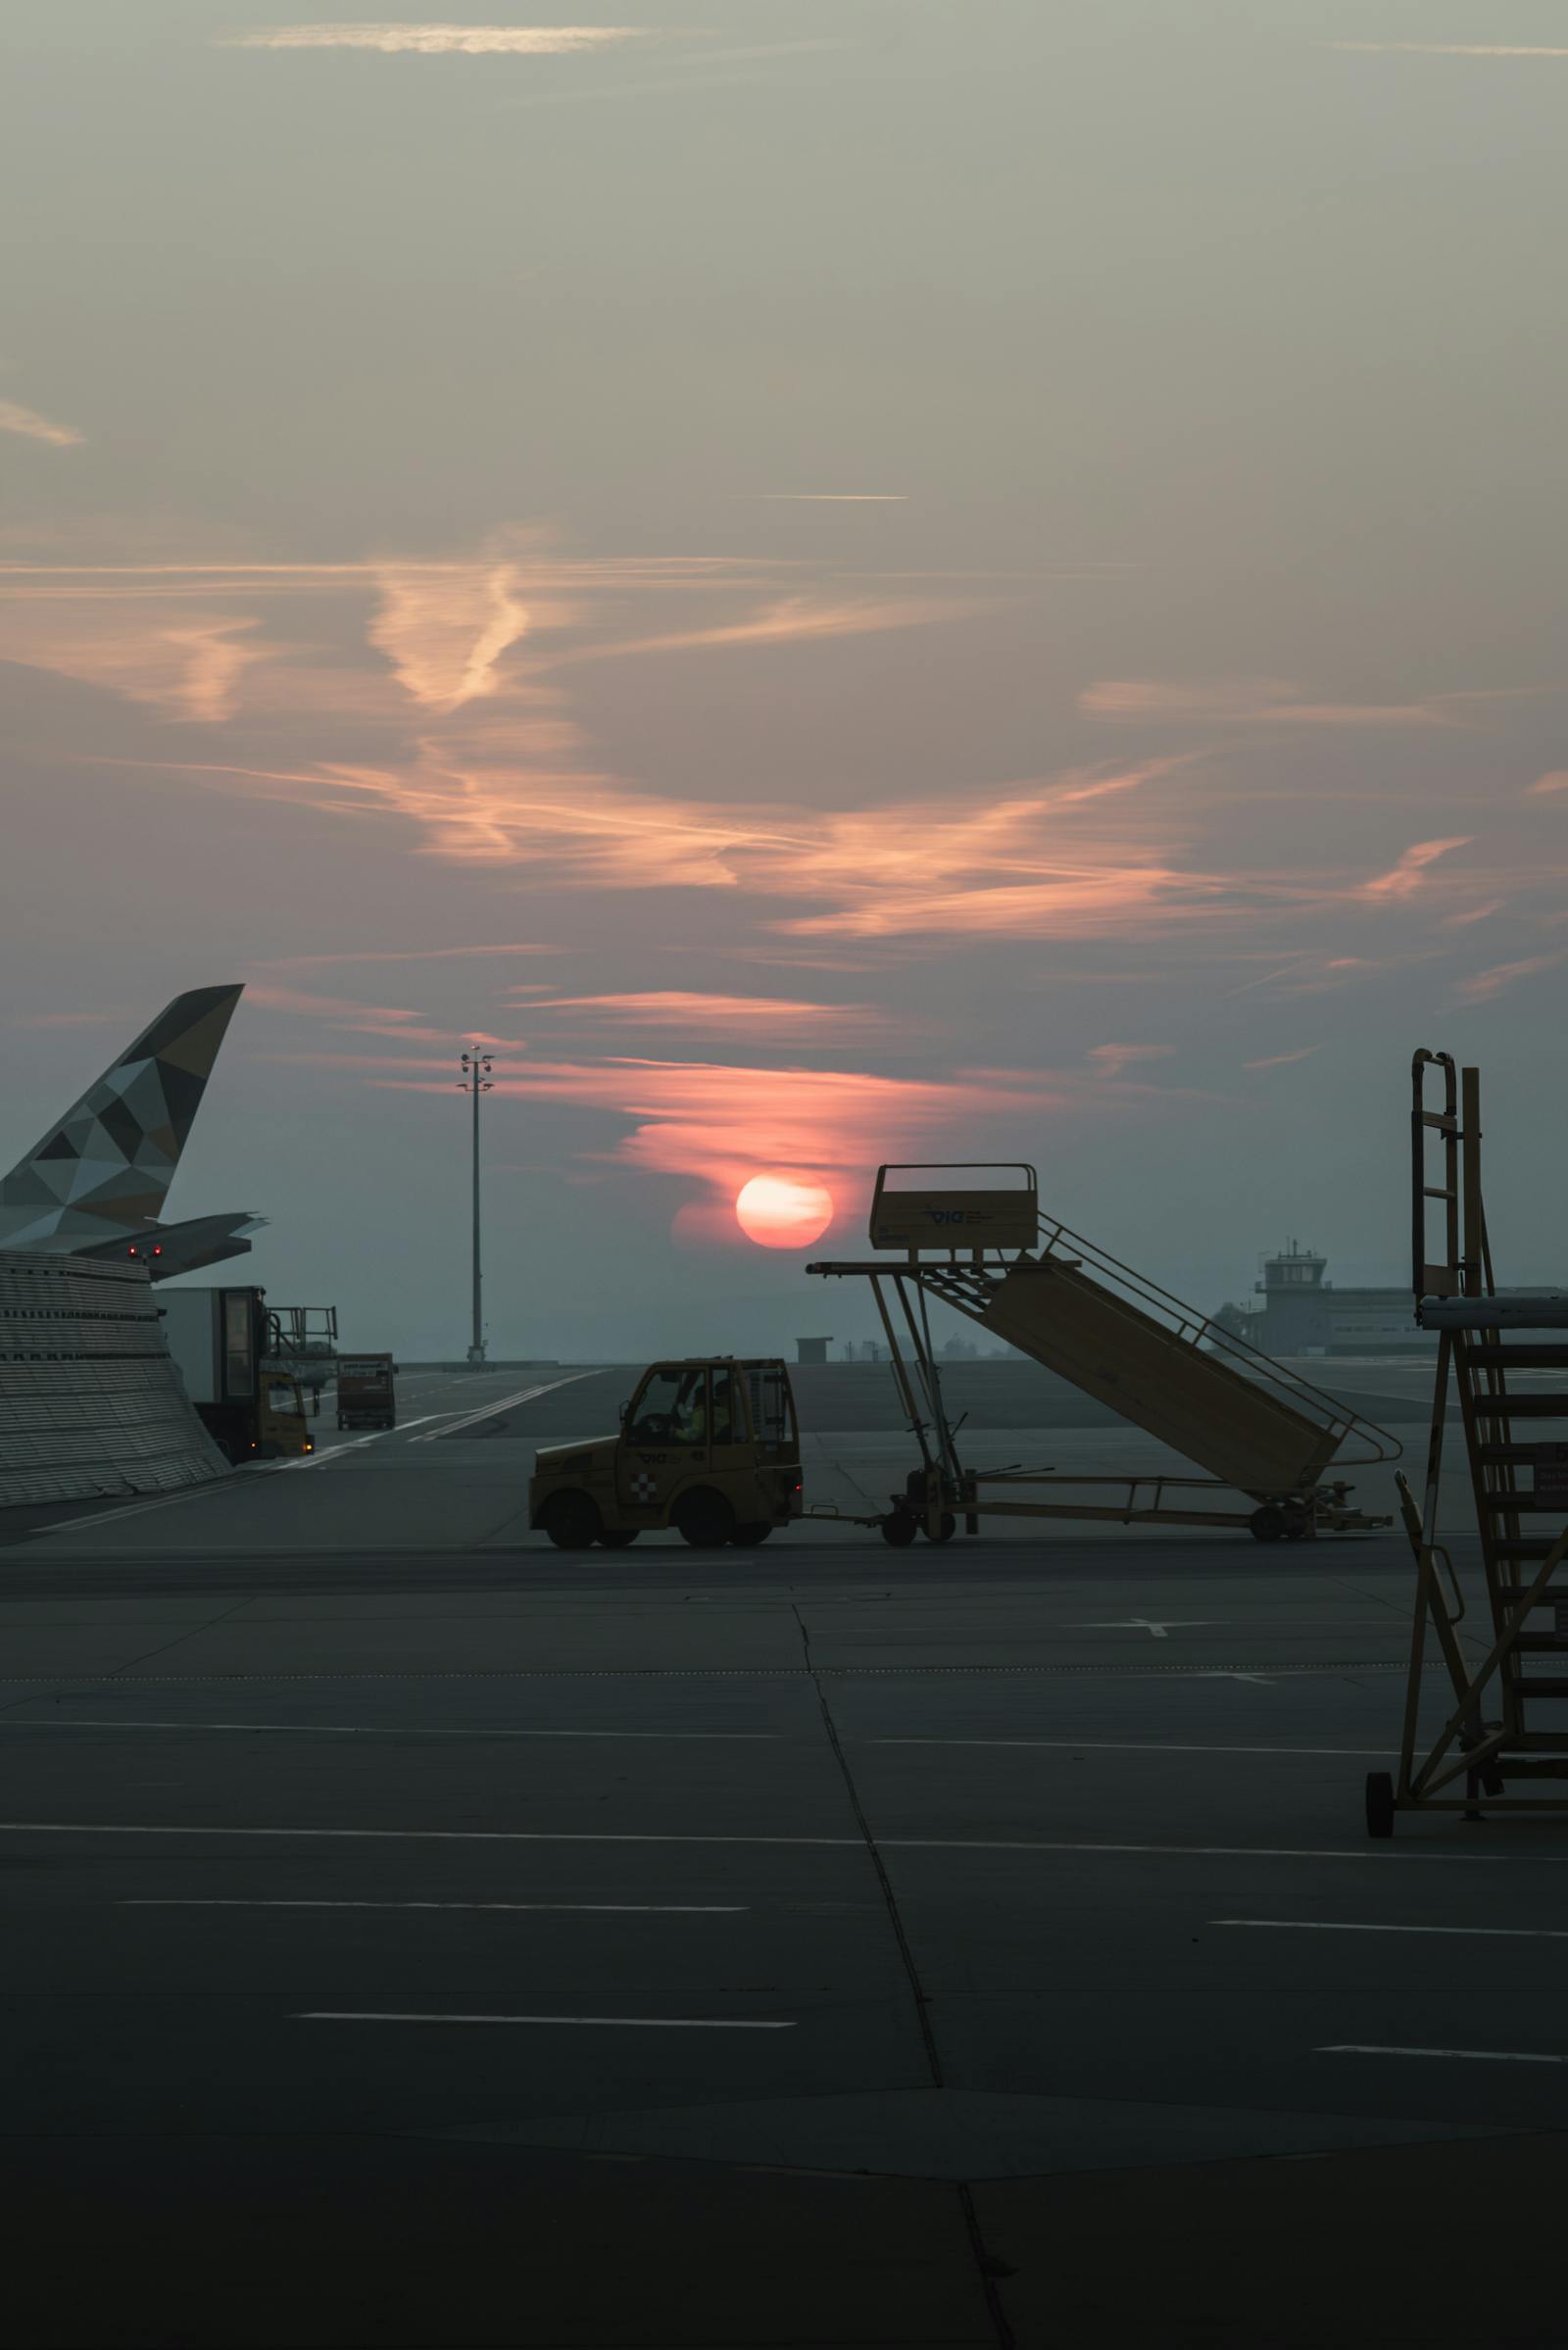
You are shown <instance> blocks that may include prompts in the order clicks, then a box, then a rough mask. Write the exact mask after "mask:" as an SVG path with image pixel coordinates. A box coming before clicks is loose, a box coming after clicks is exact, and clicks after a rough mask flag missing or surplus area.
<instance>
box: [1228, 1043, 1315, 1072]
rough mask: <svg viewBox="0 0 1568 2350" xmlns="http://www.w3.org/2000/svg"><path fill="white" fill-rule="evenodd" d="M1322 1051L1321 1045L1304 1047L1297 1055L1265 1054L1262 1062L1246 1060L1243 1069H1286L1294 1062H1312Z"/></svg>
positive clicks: (1301, 1047)
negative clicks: (1316, 1054)
mask: <svg viewBox="0 0 1568 2350" xmlns="http://www.w3.org/2000/svg"><path fill="white" fill-rule="evenodd" d="M1322 1050H1323V1048H1322V1046H1321V1045H1302V1046H1300V1047H1299V1049H1298V1050H1297V1051H1296V1052H1295V1053H1264V1055H1263V1057H1262V1059H1261V1060H1244V1061H1243V1063H1242V1067H1243V1068H1244V1069H1284V1068H1288V1067H1289V1066H1290V1064H1291V1062H1292V1061H1293V1060H1310V1059H1311V1057H1312V1055H1313V1053H1321V1052H1322Z"/></svg>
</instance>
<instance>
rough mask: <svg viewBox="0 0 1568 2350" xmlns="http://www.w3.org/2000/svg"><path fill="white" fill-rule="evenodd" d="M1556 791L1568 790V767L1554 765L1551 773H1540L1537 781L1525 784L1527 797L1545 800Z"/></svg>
mask: <svg viewBox="0 0 1568 2350" xmlns="http://www.w3.org/2000/svg"><path fill="white" fill-rule="evenodd" d="M1554 792H1568V767H1553V768H1552V770H1551V772H1550V774H1549V775H1538V776H1537V778H1536V780H1535V782H1534V783H1531V784H1527V785H1526V786H1525V797H1526V798H1527V799H1530V800H1544V799H1546V798H1547V797H1549V796H1550V795H1551V794H1552V793H1554Z"/></svg>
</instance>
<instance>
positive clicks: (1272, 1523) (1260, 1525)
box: [1247, 1501, 1285, 1542]
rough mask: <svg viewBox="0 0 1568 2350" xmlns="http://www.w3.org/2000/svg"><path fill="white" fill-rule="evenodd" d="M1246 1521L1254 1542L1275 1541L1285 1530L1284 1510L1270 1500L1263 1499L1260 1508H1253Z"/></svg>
mask: <svg viewBox="0 0 1568 2350" xmlns="http://www.w3.org/2000/svg"><path fill="white" fill-rule="evenodd" d="M1247 1522H1248V1524H1249V1526H1250V1528H1251V1529H1252V1540H1253V1542H1278V1541H1279V1539H1280V1537H1281V1535H1282V1534H1283V1533H1284V1532H1285V1512H1284V1510H1282V1509H1277V1508H1276V1507H1275V1505H1274V1503H1273V1502H1272V1501H1265V1502H1264V1504H1263V1506H1262V1508H1261V1509H1254V1510H1253V1512H1252V1514H1251V1516H1250V1518H1249V1519H1248V1521H1247Z"/></svg>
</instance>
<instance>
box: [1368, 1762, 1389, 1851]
mask: <svg viewBox="0 0 1568 2350" xmlns="http://www.w3.org/2000/svg"><path fill="white" fill-rule="evenodd" d="M1366 1832H1367V1835H1368V1836H1392V1835H1393V1834H1394V1781H1393V1779H1392V1778H1391V1777H1390V1775H1389V1773H1388V1772H1387V1771H1368V1773H1367V1775H1366Z"/></svg>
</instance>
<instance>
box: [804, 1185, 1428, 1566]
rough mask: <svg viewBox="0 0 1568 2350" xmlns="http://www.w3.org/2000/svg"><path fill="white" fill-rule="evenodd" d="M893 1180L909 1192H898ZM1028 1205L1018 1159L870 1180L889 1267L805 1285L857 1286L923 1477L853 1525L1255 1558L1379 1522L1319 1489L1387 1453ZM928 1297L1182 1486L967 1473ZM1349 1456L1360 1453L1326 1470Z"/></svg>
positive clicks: (1036, 1473)
mask: <svg viewBox="0 0 1568 2350" xmlns="http://www.w3.org/2000/svg"><path fill="white" fill-rule="evenodd" d="M988 1177H989V1178H990V1179H991V1180H989V1181H987V1180H985V1179H986V1178H988ZM896 1179H913V1183H912V1186H911V1188H905V1183H904V1182H902V1181H899V1180H896ZM998 1179H1000V1180H998ZM1039 1193H1040V1184H1039V1178H1038V1176H1037V1175H1036V1173H1035V1170H1034V1168H1033V1167H1032V1166H1029V1165H1028V1164H1027V1163H1026V1162H1024V1161H1022V1160H1019V1161H1015V1162H1008V1163H1006V1164H1005V1165H995V1166H994V1165H992V1164H990V1163H989V1162H984V1163H982V1162H973V1161H971V1162H963V1163H957V1164H948V1165H937V1166H918V1165H906V1166H897V1165H895V1166H885V1167H882V1168H880V1169H879V1170H878V1173H877V1179H876V1192H875V1196H874V1198H873V1199H872V1203H871V1227H870V1239H871V1246H872V1248H878V1249H883V1250H888V1251H892V1250H897V1251H899V1253H900V1256H901V1257H902V1259H903V1261H902V1262H900V1263H897V1264H890V1263H889V1262H888V1261H887V1260H886V1258H885V1257H884V1258H883V1259H882V1260H881V1261H871V1262H862V1261H853V1262H852V1261H843V1262H841V1261H833V1262H829V1263H821V1264H812V1265H808V1266H807V1268H806V1269H807V1271H808V1272H809V1273H816V1274H821V1275H822V1276H824V1277H825V1278H827V1279H830V1280H833V1279H858V1280H863V1281H866V1282H868V1283H869V1284H870V1288H871V1295H872V1297H873V1298H874V1300H875V1303H876V1308H877V1312H878V1314H879V1315H880V1317H881V1322H882V1327H883V1330H884V1331H885V1333H886V1335H887V1342H888V1352H889V1357H890V1360H891V1363H892V1368H893V1377H894V1380H895V1383H896V1385H897V1387H898V1390H899V1395H900V1397H901V1400H902V1402H903V1405H904V1409H905V1412H906V1414H907V1419H908V1423H909V1429H910V1432H911V1434H912V1435H913V1437H914V1440H915V1443H916V1444H917V1446H918V1448H919V1454H920V1465H919V1467H918V1468H916V1469H914V1470H912V1471H911V1472H910V1475H909V1477H908V1480H907V1484H906V1487H905V1490H904V1492H903V1493H895V1494H894V1495H893V1496H892V1503H891V1507H890V1509H889V1511H888V1513H887V1514H886V1515H885V1516H880V1517H878V1518H875V1519H872V1520H867V1521H865V1523H869V1524H876V1525H879V1526H880V1528H881V1530H882V1533H883V1536H884V1538H885V1539H886V1540H887V1541H888V1542H893V1543H896V1544H900V1545H902V1544H904V1543H907V1542H912V1541H913V1540H914V1538H915V1535H916V1534H917V1533H924V1534H925V1535H926V1536H928V1537H929V1538H930V1540H931V1541H933V1542H945V1541H947V1540H948V1539H949V1537H950V1536H952V1535H953V1534H954V1533H955V1532H956V1528H957V1522H958V1519H959V1517H960V1516H961V1517H962V1519H963V1523H964V1529H965V1532H967V1533H969V1534H977V1533H978V1532H979V1527H980V1520H981V1519H982V1518H983V1517H1011V1518H1103V1519H1110V1520H1113V1521H1115V1522H1116V1523H1118V1524H1120V1525H1124V1526H1220V1527H1234V1528H1236V1529H1237V1530H1238V1531H1241V1532H1250V1533H1251V1534H1252V1535H1253V1536H1254V1537H1255V1538H1256V1539H1257V1540H1258V1541H1259V1542H1277V1541H1279V1540H1280V1539H1281V1538H1282V1537H1284V1538H1285V1539H1287V1540H1289V1541H1293V1542H1299V1541H1301V1540H1303V1539H1304V1538H1306V1537H1308V1536H1311V1535H1315V1534H1318V1533H1330V1534H1348V1533H1362V1532H1368V1531H1370V1530H1371V1529H1373V1528H1374V1527H1377V1526H1386V1525H1388V1524H1390V1523H1391V1521H1390V1520H1389V1519H1387V1518H1369V1517H1365V1516H1363V1515H1362V1514H1361V1512H1360V1511H1358V1510H1355V1509H1352V1508H1351V1507H1350V1506H1349V1505H1348V1500H1347V1496H1348V1493H1349V1492H1350V1491H1351V1489H1350V1487H1349V1486H1348V1485H1347V1484H1346V1483H1344V1481H1343V1480H1340V1479H1336V1480H1334V1481H1332V1482H1325V1473H1326V1472H1327V1470H1328V1469H1329V1467H1330V1464H1331V1463H1333V1464H1334V1465H1335V1466H1336V1467H1339V1468H1346V1467H1353V1466H1365V1465H1369V1464H1371V1463H1374V1462H1377V1461H1384V1460H1391V1459H1394V1458H1395V1457H1397V1453H1398V1450H1399V1446H1398V1444H1397V1441H1396V1440H1395V1439H1394V1438H1393V1437H1391V1436H1388V1435H1387V1434H1386V1433H1385V1432H1384V1431H1383V1430H1382V1429H1379V1428H1374V1427H1373V1426H1372V1425H1371V1424H1370V1423H1369V1422H1367V1421H1365V1420H1362V1419H1360V1418H1359V1417H1358V1416H1357V1415H1356V1414H1355V1413H1354V1412H1349V1411H1347V1410H1346V1409H1345V1408H1344V1406H1343V1405H1341V1404H1340V1403H1338V1402H1336V1400H1335V1399H1334V1397H1333V1396H1332V1395H1324V1394H1323V1393H1322V1391H1321V1390H1320V1389H1318V1388H1315V1387H1313V1386H1311V1385H1310V1384H1309V1382H1308V1381H1306V1380H1304V1379H1301V1378H1299V1376H1298V1375H1297V1374H1296V1373H1295V1372H1293V1371H1291V1370H1288V1369H1287V1368H1286V1366H1285V1365H1284V1364H1283V1363H1278V1362H1276V1361H1275V1360H1274V1359H1273V1357H1272V1356H1270V1355H1267V1354H1264V1353H1262V1352H1261V1351H1260V1350H1259V1349H1258V1348H1257V1347H1255V1346H1250V1345H1249V1344H1248V1342H1247V1341H1246V1340H1245V1339H1243V1338H1239V1337H1237V1336H1236V1335H1235V1334H1234V1333H1233V1332H1230V1331H1228V1330H1225V1329H1223V1328H1221V1327H1220V1325H1219V1324H1217V1323H1215V1322H1211V1321H1209V1320H1208V1318H1207V1317H1206V1315H1203V1314H1200V1313H1196V1312H1194V1310H1193V1309H1192V1307H1191V1306H1187V1305H1183V1304H1182V1303H1181V1301H1180V1299H1179V1298H1176V1297H1171V1296H1170V1295H1169V1294H1168V1293H1167V1292H1166V1291H1164V1290H1162V1289H1159V1288H1158V1287H1156V1285H1155V1284H1154V1283H1153V1282H1152V1281H1146V1280H1145V1279H1144V1278H1143V1276H1142V1275H1141V1274H1139V1273H1135V1272H1133V1271H1132V1269H1131V1268H1130V1267H1129V1266H1127V1265H1124V1264H1122V1263H1120V1262H1119V1261H1118V1260H1117V1259H1116V1258H1115V1257H1113V1256H1109V1255H1107V1254H1106V1253H1105V1251H1104V1250H1103V1249H1101V1248H1096V1247H1095V1246H1094V1245H1093V1243H1091V1242H1089V1241H1086V1240H1084V1239H1082V1238H1081V1237H1080V1235H1078V1234H1077V1233H1075V1232H1071V1231H1069V1230H1068V1228H1067V1226H1066V1225H1065V1224H1060V1223H1055V1222H1053V1221H1052V1220H1050V1219H1049V1218H1045V1217H1042V1215H1041V1213H1040V1198H1039ZM933 1298H935V1299H936V1300H937V1301H938V1302H939V1303H940V1304H943V1305H948V1306H951V1307H953V1308H954V1309H955V1311H956V1312H958V1313H960V1314H964V1315H966V1316H967V1317H968V1319H969V1320H970V1321H972V1322H978V1323H979V1325H980V1327H981V1329H982V1330H986V1331H989V1332H990V1333H991V1335H992V1336H993V1337H994V1338H998V1339H1002V1340H1005V1342H1006V1344H1007V1345H1008V1346H1015V1347H1016V1348H1017V1349H1018V1350H1019V1351H1020V1352H1021V1353H1023V1354H1027V1355H1029V1356H1031V1357H1032V1358H1033V1359H1034V1361H1036V1362H1038V1363H1042V1364H1044V1366H1045V1367H1046V1369H1047V1370H1049V1371H1054V1372H1056V1373H1057V1374H1058V1375H1059V1376H1060V1377H1061V1378H1063V1379H1066V1380H1069V1381H1070V1382H1071V1384H1072V1385H1073V1386H1074V1387H1076V1388H1079V1389H1081V1390H1082V1391H1083V1393H1084V1394H1085V1395H1092V1396H1094V1397H1095V1398H1096V1399H1097V1400H1098V1401H1099V1402H1101V1403H1103V1404H1105V1405H1106V1406H1107V1407H1108V1408H1109V1409H1110V1410H1111V1411H1113V1412H1115V1413H1118V1414H1119V1415H1120V1416H1121V1418H1123V1419H1125V1420H1130V1421H1132V1422H1133V1423H1134V1425H1135V1426H1137V1427H1139V1428H1142V1429H1144V1430H1145V1431H1147V1433H1148V1434H1149V1435H1150V1436H1152V1437H1155V1438H1157V1439H1158V1440H1159V1442H1160V1443H1161V1444H1166V1445H1168V1446H1169V1447H1170V1448H1171V1449H1172V1450H1173V1451H1175V1452H1178V1453H1180V1454H1181V1455H1182V1456H1183V1458H1184V1459H1186V1460H1189V1461H1191V1462H1192V1463H1193V1465H1194V1470H1195V1474H1194V1475H1192V1476H1167V1475H1164V1474H1163V1473H1158V1472H1152V1473H1147V1474H1136V1475H1134V1474H1129V1475H1125V1476H1123V1475H1099V1476H1082V1477H1080V1476H1069V1475H1057V1474H1055V1473H1054V1471H1052V1470H1050V1469H1025V1468H1020V1467H1011V1468H1005V1469H978V1470H977V1469H970V1468H967V1467H966V1466H965V1465H964V1463H963V1461H962V1459H961V1457H960V1454H959V1450H958V1433H959V1432H958V1427H957V1426H956V1425H955V1424H954V1422H953V1421H952V1420H951V1419H950V1417H949V1414H948V1412H947V1409H946V1407H945V1404H944V1402H943V1395H942V1378H941V1370H940V1367H939V1365H938V1362H937V1359H936V1354H935V1351H934V1348H933V1346H932V1341H931V1301H932V1299H933ZM1351 1440H1354V1441H1356V1442H1357V1443H1359V1444H1361V1445H1362V1446H1364V1447H1368V1448H1365V1449H1362V1450H1360V1451H1358V1452H1357V1453H1355V1454H1354V1455H1353V1456H1352V1457H1351V1458H1350V1459H1348V1460H1341V1459H1339V1457H1338V1456H1339V1455H1340V1453H1341V1451H1342V1449H1343V1447H1344V1446H1345V1445H1346V1444H1347V1443H1348V1442H1350V1441H1351ZM1196 1472H1201V1474H1199V1473H1196ZM1107 1488H1108V1489H1115V1493H1116V1495H1117V1496H1118V1497H1112V1494H1111V1493H1109V1492H1107V1493H1105V1497H1104V1498H1103V1500H1102V1499H1085V1498H1083V1497H1082V1494H1083V1491H1084V1489H1102V1490H1103V1489H1107ZM1074 1494H1077V1495H1078V1496H1079V1497H1077V1498H1074V1497H1072V1496H1073V1495H1074ZM1227 1501H1228V1504H1229V1505H1228V1506H1226V1505H1225V1504H1226V1503H1227Z"/></svg>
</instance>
